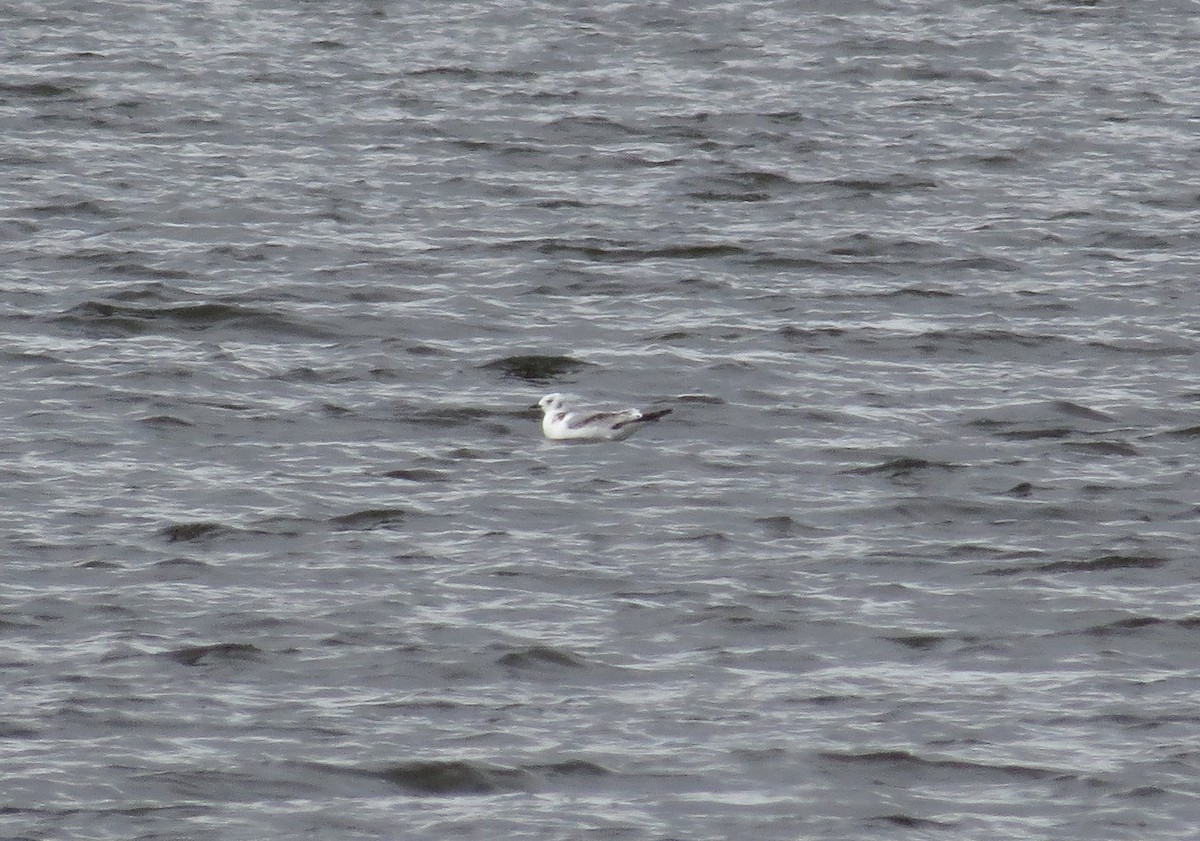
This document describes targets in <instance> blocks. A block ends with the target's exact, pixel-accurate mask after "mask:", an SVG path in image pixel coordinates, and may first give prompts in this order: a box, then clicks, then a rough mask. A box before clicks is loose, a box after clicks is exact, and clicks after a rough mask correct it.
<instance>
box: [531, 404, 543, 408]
mask: <svg viewBox="0 0 1200 841" xmlns="http://www.w3.org/2000/svg"><path fill="white" fill-rule="evenodd" d="M529 408H531V409H540V408H542V405H541V404H540V403H534V404H533V405H532V406H530V407H529Z"/></svg>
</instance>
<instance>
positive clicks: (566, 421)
mask: <svg viewBox="0 0 1200 841" xmlns="http://www.w3.org/2000/svg"><path fill="white" fill-rule="evenodd" d="M567 402H568V401H567V398H566V397H564V396H563V395H561V394H547V395H546V396H545V397H543V398H542V399H541V400H539V401H538V402H537V407H538V408H539V409H541V410H542V411H543V412H545V415H544V416H543V417H542V432H543V433H545V435H546V437H547V438H549V439H550V440H551V441H624V440H625V439H626V438H628V437H629V436H630V435H632V434H633V433H635V432H637V430H638V428H639V427H641V426H643V425H644V424H647V423H650V422H651V421H656V420H658V419H659V418H661V417H663V416H664V415H669V414H671V410H670V409H656V410H654V411H652V412H650V411H647V412H643V411H641V410H640V409H617V410H615V411H607V412H595V411H580V412H573V411H571V410H570V409H568V408H567Z"/></svg>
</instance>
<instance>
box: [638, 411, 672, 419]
mask: <svg viewBox="0 0 1200 841" xmlns="http://www.w3.org/2000/svg"><path fill="white" fill-rule="evenodd" d="M669 414H671V410H670V409H657V410H655V411H653V412H643V413H642V416H641V417H640V418H638V420H639V421H656V420H658V419H659V418H661V417H664V416H666V415H669Z"/></svg>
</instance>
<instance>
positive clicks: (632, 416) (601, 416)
mask: <svg viewBox="0 0 1200 841" xmlns="http://www.w3.org/2000/svg"><path fill="white" fill-rule="evenodd" d="M641 416H642V413H641V412H639V411H638V410H637V409H625V410H624V411H621V412H592V413H591V414H588V415H584V414H580V415H579V416H578V417H573V418H571V419H570V420H569V421H567V427H568V428H569V429H582V428H583V427H585V426H595V425H601V424H607V425H609V426H612V427H614V428H615V427H618V426H620V425H621V424H625V423H629V422H630V421H635V420H637V419H638V418H640V417H641Z"/></svg>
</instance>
